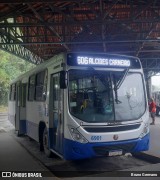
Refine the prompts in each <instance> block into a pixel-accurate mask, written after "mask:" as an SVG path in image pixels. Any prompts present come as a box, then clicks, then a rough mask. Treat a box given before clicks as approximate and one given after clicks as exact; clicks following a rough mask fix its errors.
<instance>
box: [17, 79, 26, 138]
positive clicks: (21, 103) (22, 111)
mask: <svg viewBox="0 0 160 180" xmlns="http://www.w3.org/2000/svg"><path fill="white" fill-rule="evenodd" d="M15 129H16V130H17V131H18V135H20V134H24V133H25V132H26V84H22V83H21V82H18V83H17V84H16V121H15Z"/></svg>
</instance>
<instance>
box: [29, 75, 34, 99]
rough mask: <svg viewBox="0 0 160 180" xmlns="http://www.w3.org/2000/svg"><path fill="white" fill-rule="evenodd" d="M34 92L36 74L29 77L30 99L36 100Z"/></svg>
mask: <svg viewBox="0 0 160 180" xmlns="http://www.w3.org/2000/svg"><path fill="white" fill-rule="evenodd" d="M34 93H35V75H33V76H31V77H30V78H29V85H28V100H29V101H33V100H34Z"/></svg>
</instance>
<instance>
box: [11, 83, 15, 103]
mask: <svg viewBox="0 0 160 180" xmlns="http://www.w3.org/2000/svg"><path fill="white" fill-rule="evenodd" d="M9 99H10V100H11V101H15V100H16V84H12V85H11V86H10V98H9Z"/></svg>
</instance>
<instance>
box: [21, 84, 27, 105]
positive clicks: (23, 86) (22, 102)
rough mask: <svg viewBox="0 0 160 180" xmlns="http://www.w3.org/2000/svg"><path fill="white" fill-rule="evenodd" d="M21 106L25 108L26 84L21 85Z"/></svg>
mask: <svg viewBox="0 0 160 180" xmlns="http://www.w3.org/2000/svg"><path fill="white" fill-rule="evenodd" d="M21 93H22V95H21V103H20V104H21V106H22V107H26V84H22V92H21Z"/></svg>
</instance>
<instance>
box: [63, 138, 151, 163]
mask: <svg viewBox="0 0 160 180" xmlns="http://www.w3.org/2000/svg"><path fill="white" fill-rule="evenodd" d="M130 144H131V145H133V144H134V146H132V149H131V146H130ZM63 147H64V158H65V159H66V160H76V159H84V158H91V157H95V156H101V155H100V154H99V153H98V152H100V151H97V150H96V148H97V149H98V148H101V152H103V151H102V150H104V149H105V150H106V155H107V153H108V151H109V150H111V149H113V148H115V147H117V148H118V149H117V150H120V149H121V148H123V147H125V149H124V151H125V153H126V152H131V153H132V152H139V151H147V150H148V149H149V134H147V135H146V136H145V137H144V138H142V139H134V140H127V141H120V142H107V143H86V144H82V143H79V142H75V141H73V140H69V139H64V146H63ZM127 147H128V148H127ZM103 148H104V149H103ZM115 150H116V149H115ZM104 155H105V154H104Z"/></svg>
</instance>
